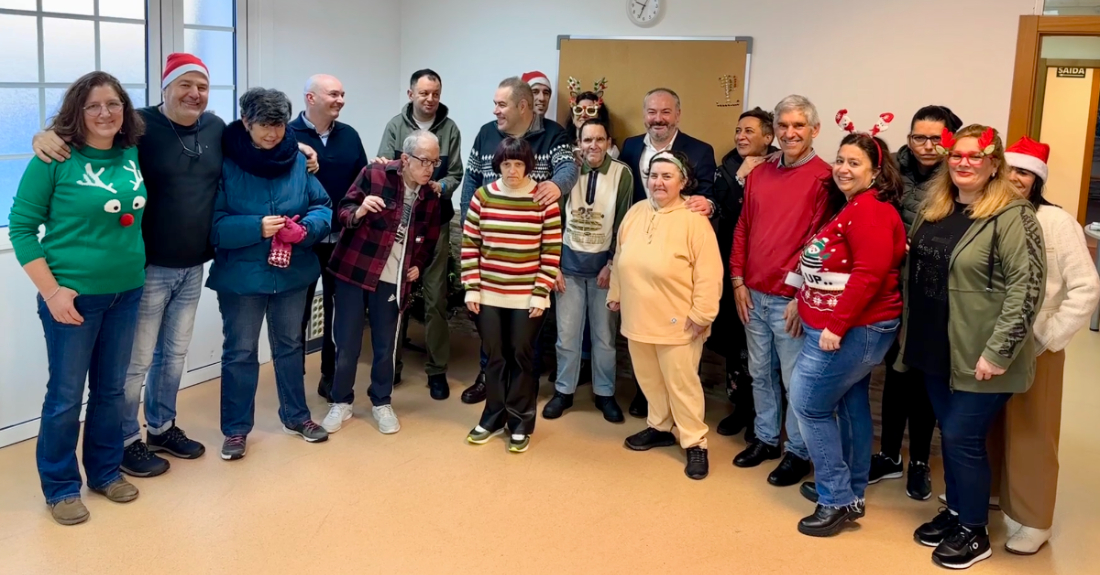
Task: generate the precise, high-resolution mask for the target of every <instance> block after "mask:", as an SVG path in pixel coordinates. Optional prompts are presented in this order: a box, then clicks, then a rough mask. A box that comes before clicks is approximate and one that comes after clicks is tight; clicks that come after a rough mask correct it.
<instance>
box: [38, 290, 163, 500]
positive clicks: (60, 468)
mask: <svg viewBox="0 0 1100 575" xmlns="http://www.w3.org/2000/svg"><path fill="white" fill-rule="evenodd" d="M140 301H141V288H137V289H133V290H130V291H126V292H122V293H117V294H106V295H82V296H77V298H76V299H75V300H74V301H73V305H74V306H75V307H76V311H77V313H79V314H80V315H81V316H83V317H84V323H82V324H80V325H69V324H63V323H58V322H57V321H55V320H54V319H53V316H52V315H50V310H49V308H47V307H46V303H45V302H44V301H42V297H41V296H39V297H38V317H39V318H40V319H41V320H42V331H43V332H44V333H45V335H46V356H47V358H48V361H49V370H50V378H49V381H48V382H47V383H46V400H45V401H44V402H43V403H42V427H41V429H40V430H39V432H38V447H37V451H36V454H35V455H36V458H37V462H38V477H39V479H40V480H41V482H42V493H43V494H44V495H45V496H46V504H47V505H53V504H54V503H57V502H59V501H62V500H64V499H68V498H70V497H80V486H81V479H80V468H79V467H78V466H77V463H76V442H77V438H78V437H79V436H80V405H81V403H83V401H84V381H85V379H87V381H88V410H87V413H86V415H85V417H84V455H83V457H82V459H83V463H84V473H85V474H86V475H87V476H88V486H89V487H91V488H92V489H103V488H105V487H107V486H108V485H110V484H112V483H114V482H115V481H118V479H119V478H120V477H121V475H120V474H119V466H120V465H121V464H122V408H123V404H124V403H125V398H124V397H123V387H124V386H125V382H126V366H127V365H129V363H130V350H131V349H132V348H133V346H134V324H135V323H136V322H137V314H138V303H139V302H140Z"/></svg>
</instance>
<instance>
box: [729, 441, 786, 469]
mask: <svg viewBox="0 0 1100 575" xmlns="http://www.w3.org/2000/svg"><path fill="white" fill-rule="evenodd" d="M782 456H783V451H782V450H781V449H780V448H779V446H778V445H768V444H767V443H764V442H763V441H757V440H754V441H751V442H749V446H748V447H746V448H745V450H744V451H742V452H741V453H738V454H737V457H734V458H733V464H734V465H735V466H737V467H756V466H757V465H760V464H761V463H764V462H765V461H768V460H770V459H779V458H780V457H782Z"/></svg>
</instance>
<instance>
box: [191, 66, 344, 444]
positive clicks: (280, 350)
mask: <svg viewBox="0 0 1100 575" xmlns="http://www.w3.org/2000/svg"><path fill="white" fill-rule="evenodd" d="M240 104H241V119H240V120H237V121H236V122H233V123H232V124H229V125H228V126H226V128H225V133H224V134H223V136H222V153H223V155H224V156H225V159H224V163H223V166H222V185H221V188H220V189H219V190H218V195H217V198H216V199H215V201H214V224H213V229H212V230H211V233H210V242H211V244H213V246H214V264H213V265H212V266H211V267H210V278H209V279H208V280H207V282H206V287H208V288H210V289H212V290H214V291H215V292H217V294H218V307H219V309H220V310H221V314H222V333H223V334H224V335H225V342H224V343H223V344H222V389H221V429H222V434H223V435H225V441H224V442H223V443H222V452H221V456H222V459H225V460H235V459H240V458H242V457H244V456H245V448H246V441H247V438H248V434H249V433H251V432H252V427H253V423H254V419H255V410H256V386H257V385H258V383H259V377H260V364H259V360H258V359H257V352H258V348H259V339H260V326H261V325H262V324H263V322H264V319H266V320H267V333H268V338H269V339H270V340H271V348H272V349H271V351H272V356H273V358H274V364H275V385H276V387H277V389H278V395H279V420H280V421H281V422H282V424H283V425H282V428H283V431H284V432H286V433H288V434H291V435H298V436H300V437H302V438H303V439H305V440H306V441H308V442H310V443H313V442H320V441H325V440H327V439H328V433H327V432H326V431H325V430H324V429H322V428H321V426H319V425H317V424H316V423H314V422H313V420H312V418H311V416H310V413H309V407H307V406H306V392H305V384H304V381H303V375H304V372H305V368H304V364H305V355H304V354H303V353H302V345H303V341H302V340H303V337H304V334H303V333H302V310H303V309H305V305H306V289H307V288H308V287H309V286H310V285H312V284H313V283H315V282H316V281H317V278H318V277H319V276H320V275H321V266H320V264H318V262H317V256H316V255H315V254H314V253H313V250H311V249H310V246H312V245H313V243H314V242H316V241H318V240H319V239H321V238H323V237H325V236H326V235H328V231H329V220H330V218H331V216H332V210H330V209H329V205H330V201H329V197H328V194H327V193H325V189H324V188H323V187H321V184H320V182H318V181H317V178H315V177H313V175H311V174H309V173H307V172H306V159H305V157H304V156H302V155H300V154H299V153H298V143H297V141H296V140H295V138H294V132H293V131H290V132H287V129H286V125H287V123H288V122H289V121H290V100H288V99H287V97H286V94H283V93H282V92H279V91H277V90H269V89H264V88H253V89H251V90H249V91H248V92H245V94H244V95H243V96H241V98H240Z"/></svg>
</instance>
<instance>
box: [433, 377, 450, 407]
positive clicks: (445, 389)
mask: <svg viewBox="0 0 1100 575" xmlns="http://www.w3.org/2000/svg"><path fill="white" fill-rule="evenodd" d="M428 393H429V394H430V395H431V396H432V399H435V400H438V401H443V400H444V399H447V398H448V397H450V396H451V384H450V383H448V382H447V374H445V373H441V374H439V375H429V376H428Z"/></svg>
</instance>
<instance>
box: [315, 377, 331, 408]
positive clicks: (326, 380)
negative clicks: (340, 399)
mask: <svg viewBox="0 0 1100 575" xmlns="http://www.w3.org/2000/svg"><path fill="white" fill-rule="evenodd" d="M317 395H320V396H321V397H323V398H325V401H327V402H329V403H332V378H331V377H324V376H321V381H319V382H317Z"/></svg>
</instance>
